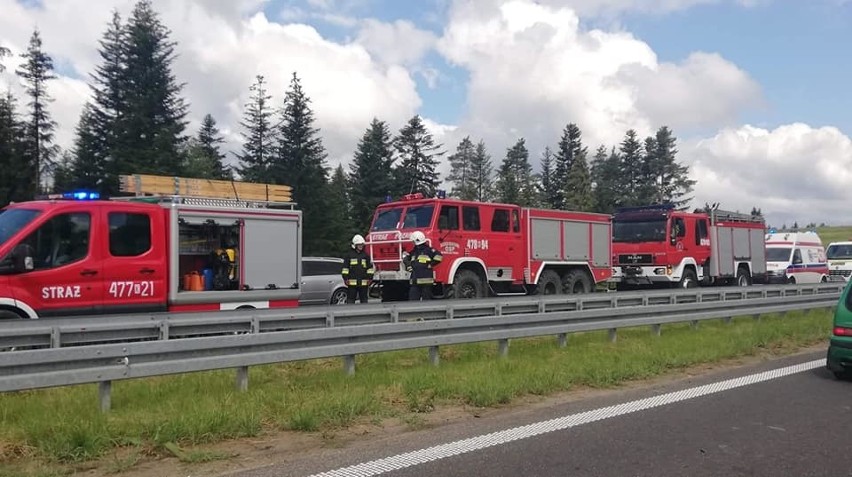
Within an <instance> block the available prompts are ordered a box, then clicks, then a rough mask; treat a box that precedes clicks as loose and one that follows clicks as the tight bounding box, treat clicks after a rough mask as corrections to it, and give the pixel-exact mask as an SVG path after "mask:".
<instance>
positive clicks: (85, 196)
mask: <svg viewBox="0 0 852 477" xmlns="http://www.w3.org/2000/svg"><path fill="white" fill-rule="evenodd" d="M62 198H63V199H73V200H98V199H100V198H101V194H100V193H98V192H88V191H84V190H81V191H75V192H66V193H64V194H62Z"/></svg>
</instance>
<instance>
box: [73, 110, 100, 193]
mask: <svg viewBox="0 0 852 477" xmlns="http://www.w3.org/2000/svg"><path fill="white" fill-rule="evenodd" d="M97 121H98V118H97V112H96V111H95V109H94V107H92V105H91V104H89V103H87V104H86V105H85V106H83V113H82V114H81V115H80V122H79V123H78V124H77V130H76V136H75V138H74V157H73V159H72V162H71V165H70V167H71V170H70V172H69V175H70V182H71V184H72V186H73V187H79V188H85V189H91V190H105V189H108V186H107V184H106V183H105V180H106V176H105V174H104V171H105V170H107V163H106V162H107V157H106V155H105V154H106V150H105V149H104V139H105V138H104V137H103V136H101V135H99V134H98V131H99V128H98V126H97V124H96V123H97Z"/></svg>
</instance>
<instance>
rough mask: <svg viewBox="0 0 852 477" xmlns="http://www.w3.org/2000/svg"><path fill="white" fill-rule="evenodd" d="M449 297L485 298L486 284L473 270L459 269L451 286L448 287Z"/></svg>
mask: <svg viewBox="0 0 852 477" xmlns="http://www.w3.org/2000/svg"><path fill="white" fill-rule="evenodd" d="M446 293H447V298H460V299H471V298H485V284H484V283H482V278H480V277H479V275H477V274H476V272H474V271H473V270H459V271H457V272H456V277H455V279H454V280H453V284H452V285H451V286H448V287H446Z"/></svg>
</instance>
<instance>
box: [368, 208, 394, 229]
mask: <svg viewBox="0 0 852 477" xmlns="http://www.w3.org/2000/svg"><path fill="white" fill-rule="evenodd" d="M400 217H402V207H394V208H392V209H383V210H379V213H378V214H376V220H374V221H373V227H372V228H371V229H370V230H372V231H374V232H375V231H382V230H394V229H396V227H397V225H399V218H400Z"/></svg>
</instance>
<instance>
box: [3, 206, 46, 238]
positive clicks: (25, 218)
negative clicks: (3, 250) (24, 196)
mask: <svg viewBox="0 0 852 477" xmlns="http://www.w3.org/2000/svg"><path fill="white" fill-rule="evenodd" d="M40 213H41V211H39V210H33V209H6V210H4V211H2V212H0V245H2V244H4V243H6V241H7V240H9V239H10V238H11V237H13V236H14V235H15V234H16V233H18V231H19V230H21V229H22V228H24V227H26V226H27V224H28V223H30V222H32V221H33V219H35V218H36V217H38V215H39V214H40Z"/></svg>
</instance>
